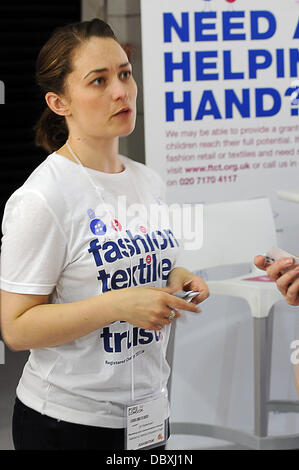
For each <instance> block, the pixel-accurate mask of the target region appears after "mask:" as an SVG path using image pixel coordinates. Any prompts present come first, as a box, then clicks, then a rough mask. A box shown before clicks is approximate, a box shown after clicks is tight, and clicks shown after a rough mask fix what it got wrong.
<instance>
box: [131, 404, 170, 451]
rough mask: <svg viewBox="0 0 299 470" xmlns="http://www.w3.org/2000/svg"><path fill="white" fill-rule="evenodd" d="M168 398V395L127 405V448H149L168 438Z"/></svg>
mask: <svg viewBox="0 0 299 470" xmlns="http://www.w3.org/2000/svg"><path fill="white" fill-rule="evenodd" d="M167 409H168V399H167V396H166V395H163V396H159V397H158V398H154V399H151V400H147V401H143V402H138V403H135V404H133V405H129V406H127V407H126V422H127V426H126V442H125V448H126V450H138V449H149V448H152V447H157V446H159V445H163V444H165V442H166V439H167V437H166V436H167V429H166V425H165V423H166V419H167Z"/></svg>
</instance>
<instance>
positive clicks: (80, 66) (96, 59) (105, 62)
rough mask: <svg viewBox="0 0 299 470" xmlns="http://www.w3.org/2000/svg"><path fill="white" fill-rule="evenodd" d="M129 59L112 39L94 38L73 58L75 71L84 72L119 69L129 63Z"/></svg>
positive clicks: (79, 49) (85, 43) (77, 51)
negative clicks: (92, 69)
mask: <svg viewBox="0 0 299 470" xmlns="http://www.w3.org/2000/svg"><path fill="white" fill-rule="evenodd" d="M127 61H128V58H127V55H126V53H125V51H124V50H123V48H122V47H121V46H120V45H119V44H118V42H116V41H115V40H114V39H112V38H99V37H92V38H90V39H89V40H88V41H86V42H84V43H83V44H82V45H81V46H80V47H79V48H77V50H76V51H75V54H74V56H73V70H74V71H76V70H77V71H78V72H79V71H82V72H83V73H84V72H85V71H86V73H87V72H88V70H86V69H87V68H90V67H94V68H99V69H101V68H110V67H115V66H116V67H117V66H119V65H120V64H122V63H124V62H127Z"/></svg>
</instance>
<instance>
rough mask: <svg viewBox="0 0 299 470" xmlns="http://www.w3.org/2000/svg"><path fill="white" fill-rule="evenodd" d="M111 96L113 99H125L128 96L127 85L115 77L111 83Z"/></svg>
mask: <svg viewBox="0 0 299 470" xmlns="http://www.w3.org/2000/svg"><path fill="white" fill-rule="evenodd" d="M111 86H112V97H113V100H115V101H116V100H119V99H121V100H123V101H127V100H128V97H129V92H128V86H127V85H126V84H125V83H123V82H122V81H120V80H118V79H116V80H114V81H113V83H112V85H111Z"/></svg>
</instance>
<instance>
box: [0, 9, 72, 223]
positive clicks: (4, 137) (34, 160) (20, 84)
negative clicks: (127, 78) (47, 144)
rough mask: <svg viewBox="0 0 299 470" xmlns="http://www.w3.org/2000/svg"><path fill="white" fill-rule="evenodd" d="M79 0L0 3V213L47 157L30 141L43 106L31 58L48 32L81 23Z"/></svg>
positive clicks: (48, 34) (34, 58)
mask: <svg viewBox="0 0 299 470" xmlns="http://www.w3.org/2000/svg"><path fill="white" fill-rule="evenodd" d="M80 18H81V2H80V1H78V0H73V1H68V2H67V1H63V0H62V1H60V2H55V1H54V2H53V1H51V2H43V1H40V0H39V1H38V0H35V1H22V0H13V1H10V2H8V1H3V0H2V1H1V4H0V80H2V81H3V82H4V84H5V104H4V105H0V123H1V131H0V136H1V146H0V155H1V181H0V183H1V184H0V214H1V219H2V216H3V210H4V205H5V202H6V200H7V199H8V197H9V196H10V194H11V193H12V192H13V191H14V190H16V189H17V188H18V187H19V186H21V185H22V184H23V183H24V181H25V180H26V178H27V177H28V176H29V174H30V173H31V172H32V171H33V170H34V168H36V167H37V166H38V165H39V164H40V163H41V162H42V161H43V160H44V159H45V157H46V156H47V154H46V152H45V151H44V150H43V149H41V148H37V147H35V145H34V132H33V127H34V124H35V123H36V121H37V120H38V118H39V116H40V114H41V113H42V111H43V109H44V108H45V102H44V99H43V97H42V95H41V94H40V91H39V89H38V87H37V86H36V85H35V79H34V74H35V61H36V58H37V55H38V52H39V50H40V49H41V47H42V46H43V44H44V43H45V42H46V41H47V39H48V38H49V36H50V35H51V33H52V31H53V30H54V29H55V28H56V27H57V26H61V25H63V24H66V23H70V22H74V21H79V20H80Z"/></svg>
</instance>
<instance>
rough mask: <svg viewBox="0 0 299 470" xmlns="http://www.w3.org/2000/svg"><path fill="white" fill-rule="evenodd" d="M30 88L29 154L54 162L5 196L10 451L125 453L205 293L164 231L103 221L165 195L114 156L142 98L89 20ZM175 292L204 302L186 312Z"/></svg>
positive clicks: (61, 33) (45, 54)
mask: <svg viewBox="0 0 299 470" xmlns="http://www.w3.org/2000/svg"><path fill="white" fill-rule="evenodd" d="M36 80H37V83H38V84H39V86H40V87H41V89H42V91H43V94H44V96H45V111H44V113H43V114H42V116H41V118H40V120H39V122H38V123H37V125H36V144H37V145H38V146H41V147H43V148H44V149H46V150H47V151H48V152H49V156H48V157H47V158H46V159H45V160H44V161H43V162H42V164H41V165H39V166H38V167H37V168H36V169H35V170H34V171H33V173H32V174H31V175H30V176H29V178H28V179H27V180H26V182H25V183H24V184H23V185H22V186H21V187H20V188H19V189H17V190H16V191H15V192H14V193H13V194H12V195H11V197H10V198H9V200H8V201H7V203H6V206H5V212H4V217H3V225H2V231H3V238H2V253H1V328H2V335H3V338H4V340H5V342H6V343H7V345H8V346H9V347H10V348H11V349H13V350H16V351H20V350H30V352H31V354H30V356H29V359H28V362H27V363H26V365H25V367H24V371H23V374H22V377H21V379H20V381H19V384H18V387H17V391H16V395H17V397H16V403H15V407H14V414H13V439H14V445H15V448H16V449H17V450H19V449H22V450H23V449H34V450H37V449H43V450H46V449H51V450H58V449H69V450H70V449H76V450H77V449H85V450H87V449H97V450H100V449H123V448H125V447H126V445H125V435H126V433H125V428H126V421H125V415H124V408H125V407H126V406H127V404H128V403H131V402H132V398H134V399H135V400H136V399H137V400H139V399H141V398H143V397H147V398H148V397H151V398H154V397H156V396H158V395H159V394H160V393H161V391H162V390H164V391H165V390H166V387H167V380H168V377H169V366H168V364H167V362H166V359H165V351H166V347H167V340H168V335H169V325H170V323H171V321H173V320H174V318H175V317H179V312H178V310H179V309H182V310H188V311H191V312H198V309H197V307H196V304H198V303H200V302H202V301H203V300H204V299H206V298H207V296H208V289H207V286H206V284H205V283H204V281H203V280H202V279H201V278H200V277H198V276H196V275H195V274H193V273H192V272H190V271H188V270H186V269H184V268H182V267H178V266H176V260H177V256H178V244H177V243H176V240H175V237H174V236H173V234H172V232H171V230H170V229H169V227H166V229H167V230H164V232H163V230H159V231H158V230H156V229H155V228H154V229H152V230H151V231H149V230H147V226H146V222H145V221H144V220H143V219H142V217H141V216H140V217H141V218H140V220H139V219H136V220H135V221H134V223H131V219H130V220H129V215H128V214H129V213H127V212H126V211H125V210H124V211H123V212H119V213H117V214H116V215H115V212H114V213H112V212H113V209H115V208H116V207H117V204H118V202H119V201H120V199H121V198H123V197H125V198H126V204H127V205H126V206H125V207H126V208H128V207H131V206H132V204H135V203H139V204H140V203H142V204H145V205H146V204H147V203H149V202H153V201H154V202H157V201H160V202H159V203H161V200H163V198H164V185H163V183H162V181H161V179H160V177H159V176H158V175H157V174H156V173H155V172H154V171H153V170H151V169H150V168H147V167H146V166H145V165H143V164H141V163H138V162H135V161H133V160H130V159H129V158H128V157H125V156H123V155H120V154H119V153H118V143H119V137H122V136H125V135H128V134H130V133H131V132H132V131H133V129H134V127H135V118H136V96H137V87H136V83H135V81H134V79H133V76H132V66H131V64H130V62H129V60H128V57H127V55H126V53H125V51H124V50H123V48H122V47H121V46H120V44H119V43H118V41H117V39H116V37H115V35H114V33H113V31H112V30H111V28H110V27H109V26H108V25H107V24H106V23H104V22H103V21H101V20H99V19H94V20H92V21H86V22H81V23H76V24H71V25H67V26H65V27H62V28H59V29H57V30H56V31H54V33H53V35H52V36H51V38H50V39H49V40H48V42H47V43H46V44H45V45H44V47H43V48H42V50H41V51H40V54H39V56H38V59H37V67H36ZM127 215H128V217H127V219H125V216H127ZM123 219H124V220H123ZM126 224H127V225H126ZM156 228H158V227H156ZM177 290H194V291H199V292H200V295H198V296H197V297H195V299H194V300H193V302H191V303H188V302H186V301H185V300H183V299H182V298H178V297H176V296H174V295H173V294H174V293H175V292H176V291H177ZM163 416H164V415H163ZM168 417H169V410H168V408H167V410H165V422H166V423H167V422H168V421H167V420H168ZM168 434H169V433H168V431H167V428H165V437H166V438H167V435H168ZM157 445H158V444H157ZM162 447H163V446H162Z"/></svg>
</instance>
